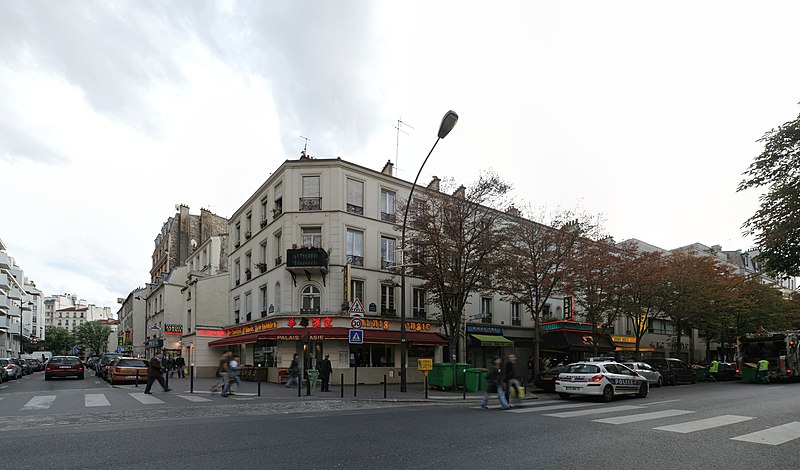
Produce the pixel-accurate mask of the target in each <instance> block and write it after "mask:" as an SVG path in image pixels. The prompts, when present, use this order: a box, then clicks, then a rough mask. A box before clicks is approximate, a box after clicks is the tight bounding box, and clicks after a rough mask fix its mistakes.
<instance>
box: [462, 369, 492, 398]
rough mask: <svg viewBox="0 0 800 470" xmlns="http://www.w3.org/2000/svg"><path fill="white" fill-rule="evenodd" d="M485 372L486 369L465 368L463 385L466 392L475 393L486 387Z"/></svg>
mask: <svg viewBox="0 0 800 470" xmlns="http://www.w3.org/2000/svg"><path fill="white" fill-rule="evenodd" d="M486 372H488V369H481V368H472V369H467V377H466V381H465V383H464V386H465V387H466V388H467V391H468V392H470V393H475V392H478V391H481V390H484V389H485V388H486Z"/></svg>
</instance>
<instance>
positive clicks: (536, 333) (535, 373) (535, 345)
mask: <svg viewBox="0 0 800 470" xmlns="http://www.w3.org/2000/svg"><path fill="white" fill-rule="evenodd" d="M533 330H534V331H533V377H531V379H532V380H536V378H537V377H539V360H540V358H541V355H540V353H539V343H540V342H541V336H540V335H539V317H538V316H537V317H535V318H534V319H533Z"/></svg>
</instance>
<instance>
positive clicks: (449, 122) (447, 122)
mask: <svg viewBox="0 0 800 470" xmlns="http://www.w3.org/2000/svg"><path fill="white" fill-rule="evenodd" d="M456 122H458V114H456V112H455V111H453V110H450V111H448V112H447V113H445V115H444V117H442V122H441V123H440V124H439V133H438V134H437V138H436V142H434V143H433V147H431V150H430V152H428V156H427V157H425V160H423V161H422V165H420V167H419V171H418V172H417V177H416V178H414V183H413V184H412V185H411V191H409V193H408V200H407V201H406V208H405V211H403V228H402V230H401V232H400V253H402V254H403V265H405V252H406V223H407V222H408V208H409V207H410V206H411V200H412V199H411V197H412V196H413V195H414V188H416V187H417V181H418V180H419V175H420V174H421V173H422V169H423V168H424V167H425V164H426V163H428V158H430V156H431V154H432V153H433V149H435V148H436V144H438V143H439V141H440V140H442V139H444V138H445V137H447V134H449V133H450V131H452V130H453V127H455V125H456ZM400 295H401V298H400V391H401V392H403V393H405V392H406V390H407V381H406V351H407V348H408V346H407V345H406V268H405V267H403V268H402V270H401V271H400Z"/></svg>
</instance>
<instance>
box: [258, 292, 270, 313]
mask: <svg viewBox="0 0 800 470" xmlns="http://www.w3.org/2000/svg"><path fill="white" fill-rule="evenodd" d="M258 296H259V297H260V302H261V318H264V317H266V316H267V309H268V308H269V304H268V303H267V286H261V287H260V288H259V289H258Z"/></svg>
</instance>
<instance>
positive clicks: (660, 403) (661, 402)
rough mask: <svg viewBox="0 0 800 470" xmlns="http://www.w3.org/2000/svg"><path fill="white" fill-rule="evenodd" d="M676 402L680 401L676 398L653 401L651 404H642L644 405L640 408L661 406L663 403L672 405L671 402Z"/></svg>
mask: <svg viewBox="0 0 800 470" xmlns="http://www.w3.org/2000/svg"><path fill="white" fill-rule="evenodd" d="M676 401H680V399H677V398H676V399H674V400H663V401H654V402H652V403H645V404H644V405H642V406H653V405H663V404H664V403H673V402H676Z"/></svg>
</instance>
